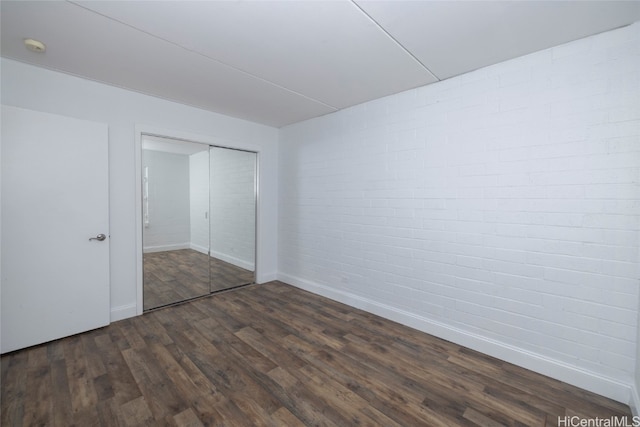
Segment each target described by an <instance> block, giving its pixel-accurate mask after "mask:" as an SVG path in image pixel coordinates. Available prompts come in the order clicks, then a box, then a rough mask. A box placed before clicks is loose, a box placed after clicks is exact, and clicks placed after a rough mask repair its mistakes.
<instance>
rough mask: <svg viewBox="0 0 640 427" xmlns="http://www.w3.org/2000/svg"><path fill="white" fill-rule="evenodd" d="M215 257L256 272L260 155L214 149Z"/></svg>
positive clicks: (213, 235)
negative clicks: (257, 168)
mask: <svg viewBox="0 0 640 427" xmlns="http://www.w3.org/2000/svg"><path fill="white" fill-rule="evenodd" d="M210 153H211V157H210V171H211V177H210V179H211V181H210V191H211V196H210V197H211V217H210V218H211V222H210V233H211V237H210V239H211V243H210V244H211V256H212V257H216V258H219V259H221V260H223V261H226V262H229V263H231V264H234V265H237V266H239V267H242V268H245V269H248V270H252V271H253V270H254V269H255V250H256V249H255V248H256V247H255V244H256V238H255V230H256V228H255V224H256V186H255V183H256V177H255V174H256V154H255V153H250V152H246V151H239V150H231V149H227V148H220V147H211V151H210Z"/></svg>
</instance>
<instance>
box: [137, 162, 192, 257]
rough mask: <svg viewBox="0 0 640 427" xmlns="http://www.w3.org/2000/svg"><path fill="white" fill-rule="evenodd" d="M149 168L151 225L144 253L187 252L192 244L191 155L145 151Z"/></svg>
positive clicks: (146, 229)
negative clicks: (179, 250)
mask: <svg viewBox="0 0 640 427" xmlns="http://www.w3.org/2000/svg"><path fill="white" fill-rule="evenodd" d="M142 166H143V167H147V168H148V169H147V170H148V188H149V223H148V225H145V227H144V228H143V237H142V241H143V245H144V246H143V248H144V252H157V251H170V250H175V249H186V248H189V247H190V243H191V225H190V223H191V218H190V217H191V213H190V205H191V203H190V200H189V199H190V197H189V192H190V190H189V181H190V179H189V156H188V155H185V154H174V153H165V152H162V151H153V150H142Z"/></svg>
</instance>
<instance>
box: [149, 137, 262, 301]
mask: <svg viewBox="0 0 640 427" xmlns="http://www.w3.org/2000/svg"><path fill="white" fill-rule="evenodd" d="M141 170H142V175H143V176H142V186H143V188H142V216H143V218H142V223H143V232H142V241H143V301H144V305H143V306H144V310H145V311H146V310H151V309H154V308H159V307H164V306H167V305H171V304H175V303H178V302H182V301H187V300H190V299H193V298H197V297H201V296H204V295H208V294H210V293H213V292H218V291H221V290H226V289H231V288H234V287H238V286H243V285H247V284H251V283H255V252H256V250H255V241H256V239H255V236H256V226H255V224H256V197H257V194H256V189H257V187H256V176H257V174H256V172H257V154H256V153H255V152H249V151H243V150H236V149H230V148H224V147H217V146H211V145H208V144H201V143H196V142H190V141H183V140H177V139H170V138H165V137H159V136H153V135H142V169H141Z"/></svg>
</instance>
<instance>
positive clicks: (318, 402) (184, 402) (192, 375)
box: [0, 282, 631, 427]
mask: <svg viewBox="0 0 640 427" xmlns="http://www.w3.org/2000/svg"><path fill="white" fill-rule="evenodd" d="M0 375H1V381H2V385H1V394H0V398H1V400H0V402H1V403H0V405H1V406H0V409H1V417H0V424H1V425H2V426H7V427H8V426H40V425H43V426H44V425H46V426H72V425H76V426H165V425H166V426H357V425H367V426H456V425H461V426H498V425H509V426H544V425H548V426H556V425H558V417H564V416H578V417H581V418H585V419H593V418H595V417H600V418H611V417H623V416H627V417H629V420H630V419H631V418H630V417H631V413H630V411H629V408H628V407H627V406H625V405H623V404H620V403H617V402H614V401H611V400H609V399H606V398H603V397H600V396H597V395H595V394H592V393H589V392H586V391H584V390H581V389H578V388H575V387H572V386H570V385H567V384H565V383H562V382H559V381H556V380H553V379H550V378H547V377H544V376H541V375H538V374H535V373H533V372H530V371H527V370H524V369H522V368H518V367H516V366H513V365H510V364H508V363H505V362H502V361H500V360H497V359H494V358H491V357H488V356H485V355H483V354H480V353H478V352H475V351H472V350H469V349H467V348H464V347H460V346H458V345H455V344H452V343H450V342H447V341H443V340H440V339H437V338H434V337H432V336H430V335H426V334H424V333H421V332H418V331H416V330H413V329H410V328H407V327H404V326H401V325H399V324H397V323H394V322H391V321H388V320H385V319H382V318H379V317H377V316H375V315H372V314H369V313H366V312H363V311H360V310H356V309H354V308H351V307H348V306H345V305H342V304H339V303H337V302H334V301H331V300H328V299H325V298H322V297H319V296H316V295H313V294H310V293H307V292H304V291H301V290H298V289H296V288H294V287H291V286H288V285H285V284H283V283H280V282H271V283H268V284H265V285H253V286H249V287H244V288H241V289H238V290H235V291H232V292H225V293H221V294H216V295H213V296H211V297H207V298H203V299H199V300H195V301H191V302H188V303H185V304H182V305H178V306H174V307H169V308H166V309H161V310H156V311H152V312H149V313H147V314H145V315H143V316H139V317H136V318H131V319H126V320H123V321H119V322H115V323H113V324H111V325H110V326H108V327H105V328H102V329H98V330H95V331H91V332H87V333H84V334H80V335H76V336H73V337H69V338H65V339H62V340H58V341H54V342H51V343H48V344H43V345H40V346H36V347H32V348H29V349H25V350H20V351H17V352H13V353H10V354H8V355H4V356H2V370H1V374H0ZM565 425H566V424H565Z"/></svg>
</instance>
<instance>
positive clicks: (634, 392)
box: [629, 384, 640, 417]
mask: <svg viewBox="0 0 640 427" xmlns="http://www.w3.org/2000/svg"><path fill="white" fill-rule="evenodd" d="M629 407H630V408H631V413H632V414H633V416H634V417H637V416H640V412H638V411H640V396H638V386H637V384H633V385H632V386H631V397H629Z"/></svg>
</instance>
